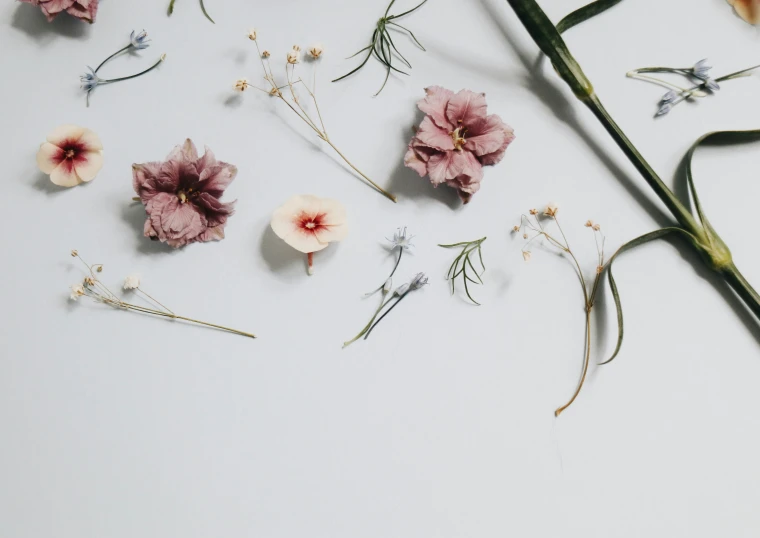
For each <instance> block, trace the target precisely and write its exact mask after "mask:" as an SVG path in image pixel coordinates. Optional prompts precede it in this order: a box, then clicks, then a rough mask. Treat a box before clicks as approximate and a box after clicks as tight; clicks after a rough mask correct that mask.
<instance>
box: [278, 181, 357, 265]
mask: <svg viewBox="0 0 760 538" xmlns="http://www.w3.org/2000/svg"><path fill="white" fill-rule="evenodd" d="M271 226H272V230H273V231H274V233H275V234H276V235H277V236H278V237H279V238H280V239H282V240H283V241H285V242H286V243H287V244H288V245H290V246H291V247H293V248H294V249H296V250H298V251H300V252H303V253H305V254H307V255H308V256H307V258H308V264H309V274H312V273H313V254H314V252H317V251H319V250H322V249H325V248H327V246H328V245H329V244H330V243H332V242H334V241H341V240H342V239H344V238H345V237H346V235H348V225H347V224H346V208H345V207H343V204H341V203H340V202H338V201H337V200H330V199H327V198H318V197H317V196H313V195H310V194H305V195H299V196H293V197H292V198H290V199H289V200H288V201H287V202H285V203H284V204H283V205H282V206H280V207H278V208H277V209H276V210H275V212H274V214H273V215H272V222H271Z"/></svg>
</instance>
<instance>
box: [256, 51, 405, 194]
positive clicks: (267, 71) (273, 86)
mask: <svg viewBox="0 0 760 538" xmlns="http://www.w3.org/2000/svg"><path fill="white" fill-rule="evenodd" d="M254 43H255V44H256V51H257V52H258V55H259V60H260V61H261V67H262V68H263V69H264V79H265V80H266V81H267V82H268V83H269V85H270V89H269V90H268V91H267V90H265V89H263V88H259V87H257V86H254V85H252V84H248V83H247V82H246V83H245V86H247V87H251V88H254V89H257V90H260V91H263V92H265V93H267V94H269V95H272V96H275V97H277V98H279V99H280V100H281V101H282V102H283V103H285V104H286V105H287V106H288V107H289V108H290V110H292V111H293V112H294V113H295V114H296V116H298V117H299V118H300V119H301V121H303V122H304V123H306V125H308V126H309V127H310V128H311V129H312V130H313V131H314V132H315V133H316V135H317V137H318V138H319V139H320V140H323V141H324V142H326V143H327V144H328V145H329V146H330V147H331V148H332V149H333V150H334V151H335V153H337V154H338V155H339V156H340V158H341V159H343V161H344V162H345V163H346V164H347V165H348V166H350V167H351V168H352V169H353V170H354V171H355V172H356V173H357V174H359V176H361V177H362V179H364V180H365V181H366V182H367V183H369V184H370V185H371V186H372V187H373V188H374V189H375V190H377V191H378V192H379V193H380V194H382V195H383V196H385V197H386V198H388V199H389V200H391V201H392V202H394V203H395V202H396V197H395V196H394V195H393V194H391V193H389V192H388V191H386V190H385V189H383V188H382V187H381V186H380V185H378V184H377V183H375V182H374V181H372V180H371V179H370V178H369V177H368V176H367V175H366V174H365V173H364V172H362V171H361V170H359V169H358V168H357V167H356V166H355V165H354V164H353V163H352V162H351V161H349V160H348V158H347V157H346V156H345V155H344V154H343V152H341V151H340V150H339V149H338V148H337V147H336V146H335V144H334V143H333V142H332V140H331V139H330V137H329V136H328V134H327V129H326V128H325V123H324V120H323V119H322V113H321V112H320V110H319V104H318V103H317V97H316V95H315V93H314V91H312V90H311V89H310V88H309V86H308V85H307V84H306V82H304V80H303V79H302V78H300V77H299V78H298V79H296V78H295V65H291V64H286V65H285V74H286V76H287V79H288V81H287V84H286V85H284V86H280V85H278V84H277V82H276V81H275V78H274V74H273V72H272V67H271V65H270V64H269V59H268V58H265V57H264V56H263V55H262V53H261V49H260V48H259V42H258V40H254ZM295 84H301V85H302V86H303V87H304V88H305V89H306V91H307V93H308V94H309V97H311V100H312V101H313V102H314V108H315V110H316V111H317V117H318V120H319V124H317V122H316V121H314V119H312V117H311V116H310V115H309V113H308V112H307V111H306V110H305V109H304V108H303V106H301V101H300V99H299V98H298V95H297V94H296V92H295V89H294V85H295ZM285 87H287V88H288V89H289V90H290V95H291V99H290V100H289V99H288V98H287V97H285V95H284V94H283V92H282V89H283V88H285ZM315 89H316V79H315ZM291 100H292V102H291Z"/></svg>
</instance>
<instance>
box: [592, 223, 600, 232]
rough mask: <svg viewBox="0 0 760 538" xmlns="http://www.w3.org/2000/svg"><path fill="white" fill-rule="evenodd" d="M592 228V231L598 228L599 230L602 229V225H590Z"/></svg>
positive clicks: (596, 230)
mask: <svg viewBox="0 0 760 538" xmlns="http://www.w3.org/2000/svg"><path fill="white" fill-rule="evenodd" d="M592 228H593V229H594V231H595V232H598V231H599V230H601V229H602V227H601V226H599V225H598V224H594V225H593V226H592Z"/></svg>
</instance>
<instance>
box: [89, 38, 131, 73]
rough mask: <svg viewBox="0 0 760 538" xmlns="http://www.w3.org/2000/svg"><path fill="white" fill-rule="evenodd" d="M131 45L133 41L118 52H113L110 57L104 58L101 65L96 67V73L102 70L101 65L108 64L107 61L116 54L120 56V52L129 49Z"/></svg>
mask: <svg viewBox="0 0 760 538" xmlns="http://www.w3.org/2000/svg"><path fill="white" fill-rule="evenodd" d="M131 47H132V43H130V44H129V45H127V46H126V47H124V48H123V49H119V50H117V51H116V52H114V53H113V54H111V55H110V56H109V57H108V58H106V59H105V60H103V61H102V62H100V65H99V66H98V67H97V68H95V73H97V72H98V71H99V70H100V68H101V67H103V66H104V65H106V63H107V62H108V60H110V59H112V58H113V57H115V56H118V55H119V54H121V53H122V52H124V51H125V50H129V49H130V48H131Z"/></svg>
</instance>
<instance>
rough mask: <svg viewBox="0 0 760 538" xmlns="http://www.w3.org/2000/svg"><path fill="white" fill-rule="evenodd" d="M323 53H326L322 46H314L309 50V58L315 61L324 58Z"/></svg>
mask: <svg viewBox="0 0 760 538" xmlns="http://www.w3.org/2000/svg"><path fill="white" fill-rule="evenodd" d="M323 52H324V49H323V48H322V45H320V44H316V45H312V46H311V47H310V48H309V56H311V57H312V58H313V59H314V60H318V59H319V58H320V56H322V53H323Z"/></svg>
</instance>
